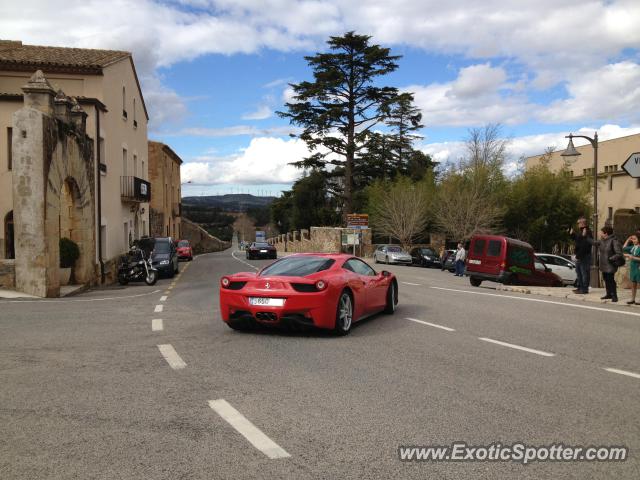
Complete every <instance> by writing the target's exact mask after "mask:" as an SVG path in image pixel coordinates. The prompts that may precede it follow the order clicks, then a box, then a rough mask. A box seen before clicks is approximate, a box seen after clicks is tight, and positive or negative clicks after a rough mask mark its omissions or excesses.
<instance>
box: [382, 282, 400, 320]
mask: <svg viewBox="0 0 640 480" xmlns="http://www.w3.org/2000/svg"><path fill="white" fill-rule="evenodd" d="M396 305H398V286H397V285H396V283H395V282H391V285H389V290H387V304H386V305H385V307H384V313H395V311H396Z"/></svg>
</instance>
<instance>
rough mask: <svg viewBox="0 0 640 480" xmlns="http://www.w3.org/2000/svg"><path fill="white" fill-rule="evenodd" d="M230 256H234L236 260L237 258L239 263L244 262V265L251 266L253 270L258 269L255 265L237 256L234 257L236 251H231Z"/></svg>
mask: <svg viewBox="0 0 640 480" xmlns="http://www.w3.org/2000/svg"><path fill="white" fill-rule="evenodd" d="M231 256H232V257H233V258H235V259H236V260H238V261H239V262H240V263H244V264H245V265H247V266H249V267H251V268H253V269H254V270H260V269H259V268H258V267H255V266H253V265H251V264H250V263H248V262H245V261H244V260H240V259H239V258H238V257H236V252H231Z"/></svg>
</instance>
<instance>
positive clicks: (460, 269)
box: [455, 243, 467, 277]
mask: <svg viewBox="0 0 640 480" xmlns="http://www.w3.org/2000/svg"><path fill="white" fill-rule="evenodd" d="M466 258H467V252H466V251H465V249H464V247H463V246H462V243H458V250H456V273H455V275H456V277H462V276H463V275H464V261H465V259H466Z"/></svg>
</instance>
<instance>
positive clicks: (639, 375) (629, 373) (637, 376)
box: [605, 368, 640, 378]
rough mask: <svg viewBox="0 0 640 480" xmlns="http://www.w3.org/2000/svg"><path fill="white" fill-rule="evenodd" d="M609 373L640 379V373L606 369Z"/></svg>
mask: <svg viewBox="0 0 640 480" xmlns="http://www.w3.org/2000/svg"><path fill="white" fill-rule="evenodd" d="M605 370H606V371H607V372H611V373H619V374H620V375H626V376H627V377H633V378H640V373H633V372H629V371H627V370H618V369H617V368H605Z"/></svg>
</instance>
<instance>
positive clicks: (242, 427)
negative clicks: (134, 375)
mask: <svg viewBox="0 0 640 480" xmlns="http://www.w3.org/2000/svg"><path fill="white" fill-rule="evenodd" d="M209 406H210V407H211V408H212V409H213V410H214V411H215V412H216V413H217V414H218V415H220V416H221V417H222V418H223V420H225V421H226V422H228V423H229V424H230V425H231V426H232V427H233V428H235V429H236V430H237V431H238V433H240V435H242V436H243V437H244V438H246V439H247V440H249V443H251V445H253V446H254V447H256V448H257V449H258V450H260V451H261V452H262V453H264V454H265V455H266V456H267V457H269V458H271V459H274V458H286V457H290V456H291V455H289V454H288V453H287V452H286V451H285V450H284V449H283V448H282V447H280V445H278V444H277V443H276V442H274V441H273V440H271V439H270V438H269V437H267V436H266V435H265V434H264V433H262V431H260V429H259V428H258V427H256V426H255V425H254V424H253V423H251V422H250V421H249V420H248V419H247V417H245V416H244V415H242V414H241V413H240V412H239V411H238V410H236V409H235V408H233V407H232V406H231V405H230V404H229V403H228V402H227V401H226V400H224V399H220V400H209Z"/></svg>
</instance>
